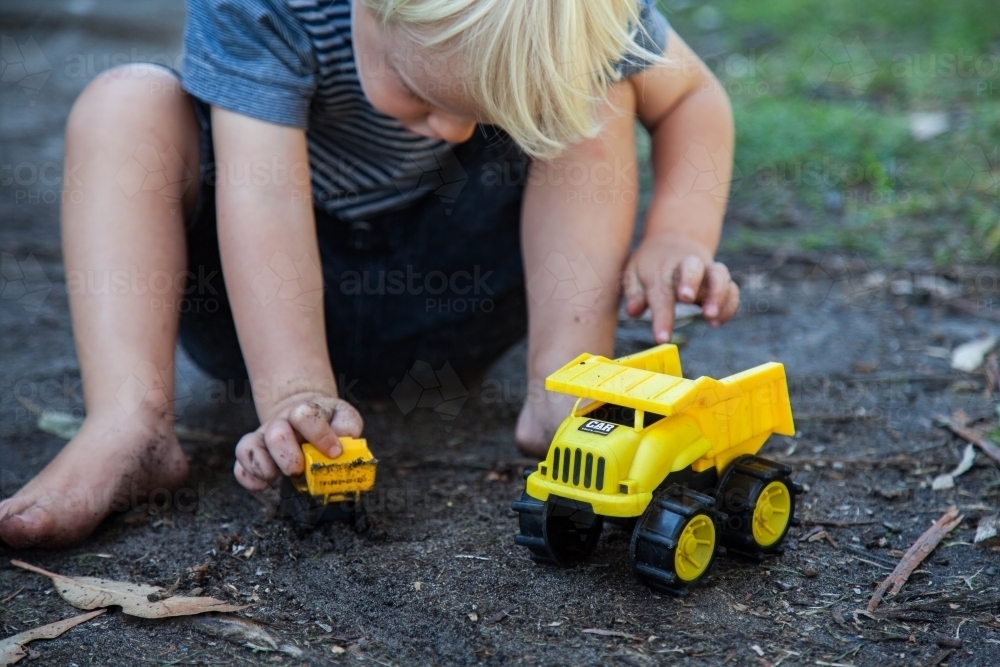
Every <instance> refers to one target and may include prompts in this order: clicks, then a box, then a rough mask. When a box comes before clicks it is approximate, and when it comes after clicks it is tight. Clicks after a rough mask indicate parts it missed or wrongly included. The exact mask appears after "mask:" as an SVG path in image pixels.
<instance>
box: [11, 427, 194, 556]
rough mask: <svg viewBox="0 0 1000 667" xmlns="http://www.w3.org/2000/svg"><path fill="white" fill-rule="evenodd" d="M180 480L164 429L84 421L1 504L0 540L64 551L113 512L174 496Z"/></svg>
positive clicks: (177, 451) (170, 436)
mask: <svg viewBox="0 0 1000 667" xmlns="http://www.w3.org/2000/svg"><path fill="white" fill-rule="evenodd" d="M187 472H188V466H187V460H186V459H185V457H184V452H183V451H182V450H181V447H180V444H179V443H178V442H177V438H176V437H175V436H174V433H173V423H172V422H171V421H168V420H165V419H159V420H145V421H144V420H142V419H135V418H133V417H129V418H128V419H124V420H123V419H122V418H121V417H120V416H115V417H114V418H100V417H96V416H95V417H88V418H87V419H86V421H85V422H84V423H83V426H82V427H81V428H80V431H79V433H77V434H76V436H75V437H74V438H73V439H72V440H70V441H69V442H68V443H67V444H66V446H65V447H63V449H62V451H61V452H59V455H58V456H56V458H55V459H53V460H52V462H51V463H49V464H48V465H47V466H45V468H44V469H43V470H42V471H41V472H40V473H38V475H37V476H36V477H35V478H34V479H32V480H31V481H30V482H28V483H27V484H26V485H25V486H24V487H23V488H22V489H21V490H20V491H18V492H17V493H16V494H15V495H14V496H12V497H11V498H8V499H7V500H5V501H3V502H2V503H0V539H2V540H3V541H4V542H6V543H7V544H9V545H10V546H12V547H15V548H26V547H46V548H54V547H63V546H68V545H70V544H73V543H75V542H79V541H80V540H82V539H83V538H85V537H86V536H87V535H89V534H90V533H91V532H93V530H94V529H95V528H97V526H98V524H100V523H101V521H102V520H103V519H104V518H105V517H106V516H108V514H110V513H111V512H112V511H115V510H125V509H128V507H129V505H130V503H132V502H136V503H142V502H145V500H146V498H147V496H148V495H149V494H150V492H151V491H154V490H164V489H165V490H173V489H174V488H176V487H177V486H179V485H180V484H181V483H182V482H183V481H184V479H185V477H187Z"/></svg>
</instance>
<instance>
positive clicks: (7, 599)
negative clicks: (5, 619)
mask: <svg viewBox="0 0 1000 667" xmlns="http://www.w3.org/2000/svg"><path fill="white" fill-rule="evenodd" d="M22 591H24V586H21V587H20V588H18V589H17V590H16V591H14V592H13V593H11V594H10V595H8V596H7V597H5V598H4V599H3V600H0V604H7V603H8V602H10V601H11V600H13V599H14V598H16V597H17V596H18V595H20V594H21V592H22Z"/></svg>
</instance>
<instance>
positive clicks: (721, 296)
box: [702, 262, 733, 324]
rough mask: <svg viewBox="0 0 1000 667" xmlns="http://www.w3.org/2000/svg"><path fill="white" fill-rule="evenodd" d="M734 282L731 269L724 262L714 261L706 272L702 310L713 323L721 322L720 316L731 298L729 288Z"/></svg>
mask: <svg viewBox="0 0 1000 667" xmlns="http://www.w3.org/2000/svg"><path fill="white" fill-rule="evenodd" d="M732 284H733V281H732V278H730V276H729V269H728V268H726V265H725V264H723V263H722V262H714V263H713V264H712V265H711V266H710V267H708V271H707V272H706V273H705V296H704V299H703V300H702V312H703V313H704V314H705V319H706V320H708V321H709V322H711V323H712V324H721V322H719V321H718V320H719V316H720V314H721V313H722V310H723V308H725V306H726V303H727V301H728V299H729V288H730V286H731V285H732Z"/></svg>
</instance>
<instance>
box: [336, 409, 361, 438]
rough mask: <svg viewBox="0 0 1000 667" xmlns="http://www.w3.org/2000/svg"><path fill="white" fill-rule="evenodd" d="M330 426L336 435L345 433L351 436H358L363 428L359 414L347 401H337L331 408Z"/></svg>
mask: <svg viewBox="0 0 1000 667" xmlns="http://www.w3.org/2000/svg"><path fill="white" fill-rule="evenodd" d="M330 428H332V429H333V432H334V433H336V434H337V435H346V436H349V437H351V438H360V437H361V432H362V431H363V430H364V428H365V423H364V420H363V419H361V414H360V413H359V412H358V411H357V410H356V409H355V407H354V406H353V405H351V404H350V403H348V402H347V401H337V404H336V405H335V406H334V408H333V419H331V420H330Z"/></svg>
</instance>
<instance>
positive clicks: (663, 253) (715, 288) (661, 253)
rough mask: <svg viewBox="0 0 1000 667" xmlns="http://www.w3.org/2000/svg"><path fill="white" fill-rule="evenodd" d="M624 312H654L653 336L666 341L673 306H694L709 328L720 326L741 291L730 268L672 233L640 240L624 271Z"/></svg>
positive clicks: (736, 305) (735, 305)
mask: <svg viewBox="0 0 1000 667" xmlns="http://www.w3.org/2000/svg"><path fill="white" fill-rule="evenodd" d="M624 290H625V311H626V312H627V313H628V314H629V315H630V316H631V317H639V316H640V315H642V313H643V312H644V311H645V310H646V307H647V306H648V307H649V309H650V310H651V311H652V312H653V336H654V338H655V339H656V342H657V343H666V342H668V341H669V340H670V336H671V334H672V332H673V327H674V304H675V302H676V301H683V302H684V303H698V304H701V306H702V315H703V316H704V318H705V319H706V320H707V321H708V323H709V324H710V325H712V326H713V327H717V326H720V325H722V324H725V323H726V322H727V321H728V320H729V318H731V317H732V316H733V315H734V314H735V313H736V309H737V308H739V306H740V288H739V287H738V286H737V285H736V283H734V282H733V281H732V279H731V278H730V277H729V269H727V268H726V265H725V264H722V263H721V262H716V261H713V259H712V253H711V252H710V251H709V250H708V248H706V247H705V246H704V245H702V244H701V243H699V242H698V241H695V240H693V239H691V238H688V237H686V236H683V235H680V234H674V233H668V232H663V233H657V234H651V235H649V236H647V237H646V238H644V239H643V241H642V243H640V244H639V247H638V248H636V251H635V253H634V254H633V255H632V257H631V258H630V259H629V262H628V265H627V266H626V267H625V280H624Z"/></svg>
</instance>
